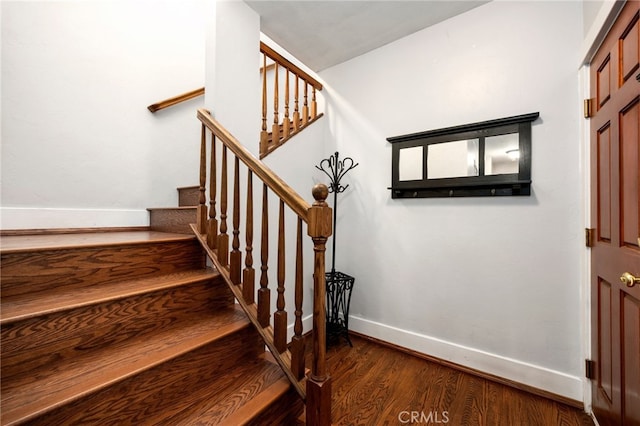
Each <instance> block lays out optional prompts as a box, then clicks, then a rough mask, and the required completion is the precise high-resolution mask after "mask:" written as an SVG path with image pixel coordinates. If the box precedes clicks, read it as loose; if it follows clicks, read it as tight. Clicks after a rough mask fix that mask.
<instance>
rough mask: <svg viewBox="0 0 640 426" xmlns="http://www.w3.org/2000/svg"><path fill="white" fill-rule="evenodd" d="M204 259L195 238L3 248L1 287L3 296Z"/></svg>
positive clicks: (174, 268)
mask: <svg viewBox="0 0 640 426" xmlns="http://www.w3.org/2000/svg"><path fill="white" fill-rule="evenodd" d="M204 264H205V258H204V255H203V253H202V251H201V249H200V248H199V247H198V244H197V242H195V241H179V242H172V243H160V244H158V243H150V244H134V245H124V246H120V247H92V248H76V249H61V250H49V251H43V252H38V253H13V254H5V255H3V256H2V271H1V274H2V290H1V291H2V297H3V298H5V297H10V296H14V295H18V294H26V293H31V292H37V291H43V290H46V289H51V288H55V287H60V286H65V287H67V288H69V287H74V288H75V287H77V288H82V287H85V286H89V285H100V284H102V283H107V282H115V281H126V280H133V279H137V278H144V277H153V276H159V275H162V274H166V273H172V272H180V271H187V270H190V269H194V268H202V267H204Z"/></svg>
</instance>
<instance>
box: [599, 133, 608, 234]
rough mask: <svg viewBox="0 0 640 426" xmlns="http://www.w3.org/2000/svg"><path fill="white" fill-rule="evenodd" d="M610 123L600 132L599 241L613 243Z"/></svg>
mask: <svg viewBox="0 0 640 426" xmlns="http://www.w3.org/2000/svg"><path fill="white" fill-rule="evenodd" d="M609 124H610V123H608V122H607V123H606V124H605V126H604V127H602V128H601V129H600V130H599V131H598V154H597V155H598V169H597V173H598V227H597V230H598V239H599V240H600V241H606V242H609V241H611V191H610V188H611V132H610V131H609V130H610V125H609Z"/></svg>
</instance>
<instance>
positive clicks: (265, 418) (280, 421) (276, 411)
mask: <svg viewBox="0 0 640 426" xmlns="http://www.w3.org/2000/svg"><path fill="white" fill-rule="evenodd" d="M303 411H304V402H303V401H302V400H301V399H300V395H298V393H297V392H296V391H295V390H294V389H293V388H291V389H289V391H288V392H287V393H286V394H285V395H283V396H282V397H280V398H279V399H277V400H276V401H275V402H274V403H272V404H271V405H270V406H268V407H266V408H265V410H264V411H263V412H262V413H260V414H259V415H258V416H257V417H256V418H254V419H253V420H252V421H250V422H249V423H247V426H264V425H296V424H298V422H297V420H298V418H299V417H300V415H302V413H303Z"/></svg>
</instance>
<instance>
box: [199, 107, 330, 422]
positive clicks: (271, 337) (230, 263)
mask: <svg viewBox="0 0 640 426" xmlns="http://www.w3.org/2000/svg"><path fill="white" fill-rule="evenodd" d="M197 116H198V119H199V120H200V122H201V125H202V133H201V143H200V188H199V192H200V197H199V205H198V208H197V223H196V224H194V225H192V228H193V230H194V232H195V233H196V236H197V238H198V240H199V241H200V243H201V244H202V246H203V248H204V249H205V250H206V252H207V254H208V256H209V258H210V259H211V261H212V262H213V264H214V266H215V267H216V269H217V270H218V271H219V272H220V275H221V276H222V277H223V279H224V280H225V282H226V283H227V285H228V286H229V288H230V289H231V291H232V293H233V294H234V296H235V297H236V299H237V300H238V303H239V304H240V306H241V307H242V308H243V309H244V311H245V312H246V314H247V316H248V317H249V320H250V321H251V323H252V324H253V325H254V327H255V328H256V329H257V331H258V333H259V334H260V336H261V337H262V339H263V340H264V342H265V345H266V346H267V347H268V348H269V351H270V352H271V354H272V355H273V357H274V359H275V360H276V362H277V363H278V364H279V365H280V367H281V368H282V370H283V371H284V373H285V375H286V377H287V378H288V379H289V381H290V382H291V384H292V386H293V388H294V389H295V390H296V391H297V392H298V394H299V395H300V396H301V397H302V398H303V400H304V401H305V403H306V407H307V408H306V416H307V424H309V425H319V426H320V425H321V426H328V425H330V424H331V378H330V377H329V375H328V373H327V368H326V318H325V303H326V300H325V299H326V278H325V251H326V242H327V239H328V238H329V237H330V236H331V232H332V213H331V208H330V207H329V206H328V205H327V203H326V198H327V196H328V193H329V191H328V189H327V187H326V186H325V185H316V186H315V187H314V188H313V191H312V195H313V198H314V199H315V201H314V203H313V204H309V203H307V202H306V201H305V200H304V199H303V198H302V197H301V196H300V195H298V194H297V193H296V192H295V191H294V190H293V189H291V188H290V187H289V186H288V185H287V184H286V183H285V182H284V181H283V180H282V179H280V178H279V177H278V176H277V175H276V174H275V173H274V172H273V171H271V170H270V169H269V168H268V167H267V166H266V165H265V164H264V163H262V162H261V161H260V160H258V159H256V158H255V157H254V156H253V155H252V154H251V153H250V152H249V151H248V150H247V149H246V148H245V147H244V146H242V144H240V142H239V141H238V140H237V139H236V138H235V137H234V136H233V135H231V133H229V132H228V131H227V130H226V129H225V128H224V127H223V126H222V125H220V123H218V122H217V121H216V120H215V119H214V118H213V117H211V114H210V113H209V112H208V111H207V110H205V109H199V110H198V114H197ZM209 133H210V134H211V137H210V138H209V137H208V134H209ZM209 139H210V142H209ZM208 149H209V150H210V151H211V154H210V156H209V159H210V160H209V162H208V160H207V150H208ZM216 152H219V153H220V155H217V154H216ZM240 167H243V168H246V169H247V185H246V187H244V188H243V189H241V185H240ZM229 169H232V170H229ZM207 172H209V180H208V182H209V184H210V185H211V188H210V191H209V194H210V197H211V200H209V206H207V200H206V196H205V194H206V192H207V191H206V185H207ZM229 175H231V178H229ZM254 176H255V177H256V178H258V179H259V180H260V181H262V191H261V192H262V194H261V195H262V209H261V210H262V213H261V218H260V219H259V220H258V222H260V223H261V229H260V239H259V241H260V268H259V269H260V288H259V289H258V290H257V298H256V297H255V296H256V294H254V293H255V292H256V291H255V279H256V278H257V277H256V270H255V269H254V267H253V254H252V252H253V249H254V248H253V245H254V243H253V212H254V204H255V203H254V195H253V187H254V185H253V177H254ZM218 177H219V179H218ZM241 191H244V192H246V199H245V201H246V202H245V203H244V204H245V207H246V219H245V221H246V223H245V226H244V230H245V233H246V235H245V236H244V238H245V239H246V243H245V249H244V250H242V249H241V247H240V240H241V238H240V233H241V223H240V222H241V217H240V216H241V211H240V209H241V207H240V205H241ZM269 192H271V193H272V194H275V195H276V196H277V202H278V204H279V209H278V210H279V214H278V217H277V225H276V226H274V225H272V224H271V223H270V220H269V212H270V209H269V206H268V203H269V197H268V195H269V194H268V193H269ZM216 206H219V215H218V212H216ZM285 207H286V208H288V209H290V210H291V211H293V212H294V213H295V214H296V216H297V228H296V231H295V236H296V241H297V243H296V247H295V251H292V252H291V253H294V257H295V269H296V272H295V277H294V284H293V286H290V285H288V284H287V283H286V280H285V278H286V277H285V271H286V270H287V268H286V265H285V262H286V259H289V258H290V256H287V255H286V253H285V240H286V239H285V234H286V230H285V227H286V223H287V222H286V221H285ZM228 210H229V211H228ZM229 221H230V222H231V224H230V225H229V223H228V222H229ZM303 222H304V223H306V224H307V235H308V236H309V237H311V239H312V241H313V245H314V247H313V295H314V296H313V350H312V354H313V357H312V363H311V368H310V372H309V374H308V376H307V377H305V375H304V374H305V367H304V360H305V342H304V337H303V335H302V299H303V294H304V291H303V277H304V274H303V271H302V268H303V250H302V249H303V244H302V223H303ZM218 224H219V226H218ZM270 230H275V231H277V249H276V256H272V257H271V259H269V257H270V256H269V241H270V238H269V233H270ZM230 246H231V248H232V250H230ZM243 256H244V257H245V268H244V270H242V258H243ZM269 260H272V261H276V262H277V271H276V278H277V299H276V300H275V301H276V306H277V310H276V311H275V312H272V311H271V300H272V295H271V293H272V289H271V288H269V275H270V274H269V273H268V271H269ZM292 289H293V290H292ZM287 291H288V292H289V293H291V291H293V296H294V298H293V299H294V300H295V306H294V308H293V309H295V310H294V311H293V312H294V315H293V316H292V317H293V319H294V336H293V337H292V338H291V340H290V342H287V321H288V320H287V318H289V313H288V312H290V311H292V308H291V307H288V308H287V306H286V303H285V300H286V299H287V298H286V297H285V293H286V292H287ZM272 319H273V325H271V320H272Z"/></svg>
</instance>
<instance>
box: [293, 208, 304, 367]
mask: <svg viewBox="0 0 640 426" xmlns="http://www.w3.org/2000/svg"><path fill="white" fill-rule="evenodd" d="M297 234H298V235H297V239H296V282H295V296H294V297H295V306H296V311H295V317H296V319H295V322H294V325H293V338H292V339H291V371H292V372H293V375H294V377H295V378H296V379H298V380H301V379H302V378H303V377H304V373H305V372H304V358H305V353H304V346H305V345H304V337H303V336H302V297H303V277H304V274H303V271H302V269H303V268H302V265H303V262H302V219H300V218H298V230H297Z"/></svg>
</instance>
